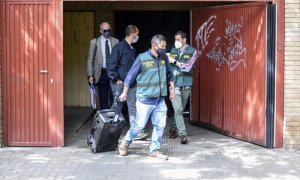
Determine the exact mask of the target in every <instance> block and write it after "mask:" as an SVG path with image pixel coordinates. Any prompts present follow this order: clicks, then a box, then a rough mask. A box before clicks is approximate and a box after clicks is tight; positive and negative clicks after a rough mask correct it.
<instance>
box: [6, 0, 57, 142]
mask: <svg viewBox="0 0 300 180" xmlns="http://www.w3.org/2000/svg"><path fill="white" fill-rule="evenodd" d="M57 2H58V1H57ZM57 5H58V4H57V3H56V1H54V0H49V1H45V0H40V1H35V0H31V1H28V2H27V1H18V0H14V1H5V0H4V1H2V2H1V13H2V17H3V20H4V21H3V22H2V25H3V27H4V28H3V29H4V32H3V39H4V46H3V47H4V49H3V74H2V77H3V86H2V87H3V102H4V107H3V108H4V109H3V110H4V113H3V114H4V131H5V132H4V141H5V144H6V145H8V146H62V145H63V126H62V123H63V116H62V115H63V114H62V113H63V112H62V110H63V108H62V85H61V84H62V72H63V71H62V69H61V68H62V66H61V65H62V58H61V55H62V54H61V50H62V46H61V44H62V43H61V32H60V31H59V30H60V29H59V27H61V26H60V23H59V22H57V21H56V19H57V18H56V16H57V14H56V13H55V12H56V9H57V8H56V6H57ZM58 7H59V6H58Z"/></svg>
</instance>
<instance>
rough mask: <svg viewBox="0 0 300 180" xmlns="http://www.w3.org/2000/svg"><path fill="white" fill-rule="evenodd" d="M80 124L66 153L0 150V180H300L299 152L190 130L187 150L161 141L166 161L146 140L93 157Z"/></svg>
mask: <svg viewBox="0 0 300 180" xmlns="http://www.w3.org/2000/svg"><path fill="white" fill-rule="evenodd" d="M87 112H88V111H87ZM73 117H74V116H73ZM84 121H85V120H84V119H82V123H83V122H84ZM82 123H81V125H80V123H79V124H78V121H77V123H76V128H74V127H73V130H74V131H73V134H72V133H71V134H72V135H70V134H69V135H68V137H69V138H68V142H67V144H66V147H64V148H11V147H9V148H1V149H0V179H22V180H23V179H105V180H111V179H116V180H119V179H124V180H130V179H141V180H144V179H151V180H152V179H155V180H158V179H275V178H276V179H289V180H290V179H300V151H293V150H285V149H275V150H274V149H273V150H270V149H266V148H263V147H260V146H256V145H253V144H249V143H246V142H243V141H239V140H236V139H232V138H229V137H227V136H223V135H220V134H217V133H214V132H211V131H208V130H205V129H201V128H198V127H193V126H189V125H188V132H189V134H190V136H189V137H190V143H189V144H188V145H181V144H179V139H168V138H166V136H165V138H164V140H163V146H162V149H161V150H162V151H163V152H164V153H165V154H167V155H169V157H170V158H169V160H168V161H161V160H155V159H151V158H149V157H147V151H148V146H149V139H148V140H147V141H136V142H135V143H134V144H133V145H132V146H131V149H130V155H129V156H127V157H121V156H119V155H118V153H117V152H116V151H115V152H108V153H99V154H92V153H91V152H90V151H89V149H88V147H87V145H86V140H85V138H86V136H87V134H88V131H89V129H90V125H91V123H90V122H87V123H85V124H84V125H83V126H82ZM71 124H72V123H71ZM78 127H81V128H80V129H79V130H78ZM127 129H128V126H126V127H125V129H124V131H123V135H124V133H125V131H126V130H127ZM166 130H167V129H166ZM148 131H151V128H148ZM68 132H69V133H70V132H71V130H69V131H68Z"/></svg>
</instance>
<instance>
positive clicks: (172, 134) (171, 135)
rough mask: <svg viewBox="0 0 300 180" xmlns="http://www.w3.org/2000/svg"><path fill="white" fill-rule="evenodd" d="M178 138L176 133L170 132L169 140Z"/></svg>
mask: <svg viewBox="0 0 300 180" xmlns="http://www.w3.org/2000/svg"><path fill="white" fill-rule="evenodd" d="M176 137H177V134H176V131H175V130H172V129H170V131H169V138H171V139H175V138H176Z"/></svg>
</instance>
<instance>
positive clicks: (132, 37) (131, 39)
mask: <svg viewBox="0 0 300 180" xmlns="http://www.w3.org/2000/svg"><path fill="white" fill-rule="evenodd" d="M138 39H139V30H138V28H137V27H136V26H134V25H128V26H127V27H126V29H125V38H124V39H123V40H122V41H120V42H119V43H118V44H117V45H116V46H115V47H114V48H113V49H112V53H111V56H110V58H109V63H108V76H109V78H110V80H111V88H112V91H113V94H114V103H113V107H112V108H113V109H117V110H116V114H117V115H120V114H121V111H122V107H123V105H124V103H125V102H122V103H119V106H120V107H118V108H116V105H117V100H118V98H119V96H120V95H121V93H122V91H123V87H124V83H123V81H124V80H125V78H126V75H127V73H128V71H129V70H130V68H131V67H132V65H133V63H134V60H135V48H134V47H133V46H132V44H134V43H136V42H137V41H138ZM126 103H127V106H128V115H129V122H130V125H131V126H132V124H134V123H135V118H136V104H135V103H136V84H135V83H132V84H130V88H129V91H128V98H127V101H126ZM147 136H148V134H147V133H145V132H141V133H139V135H138V136H137V137H136V138H135V139H138V140H143V139H145V138H147Z"/></svg>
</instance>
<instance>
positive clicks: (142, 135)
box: [133, 131, 149, 140]
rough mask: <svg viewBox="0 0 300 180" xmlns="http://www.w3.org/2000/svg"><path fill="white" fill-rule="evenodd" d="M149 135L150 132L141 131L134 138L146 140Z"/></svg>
mask: <svg viewBox="0 0 300 180" xmlns="http://www.w3.org/2000/svg"><path fill="white" fill-rule="evenodd" d="M148 136H149V134H148V133H145V132H143V131H142V132H140V133H139V134H138V135H137V136H136V137H135V138H133V140H145V139H146V138H147V137H148Z"/></svg>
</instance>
